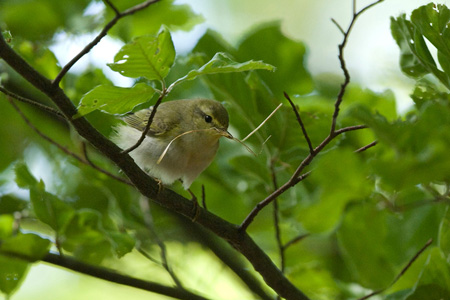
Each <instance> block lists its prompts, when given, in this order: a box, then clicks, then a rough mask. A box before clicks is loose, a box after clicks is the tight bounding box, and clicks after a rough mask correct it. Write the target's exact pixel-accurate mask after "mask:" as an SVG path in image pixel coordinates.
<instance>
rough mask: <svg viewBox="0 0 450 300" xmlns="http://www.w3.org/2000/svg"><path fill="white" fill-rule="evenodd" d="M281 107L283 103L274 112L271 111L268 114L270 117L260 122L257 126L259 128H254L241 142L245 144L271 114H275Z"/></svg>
mask: <svg viewBox="0 0 450 300" xmlns="http://www.w3.org/2000/svg"><path fill="white" fill-rule="evenodd" d="M282 105H283V103H280V104H279V105H278V106H277V108H275V109H274V110H273V112H271V113H270V115H269V116H267V118H266V119H265V120H264V121H262V122H261V124H259V126H258V127H256V128H255V129H254V130H253V131H252V132H250V133H249V134H248V135H247V136H246V137H245V138H243V139H242V142H245V141H246V140H247V139H248V138H249V137H251V136H252V135H253V134H254V133H255V132H257V131H258V130H259V129H260V128H261V127H262V126H263V125H264V124H265V123H266V122H267V121H268V120H269V119H270V118H271V117H272V116H273V114H274V113H276V112H277V110H279V109H280V107H281V106H282Z"/></svg>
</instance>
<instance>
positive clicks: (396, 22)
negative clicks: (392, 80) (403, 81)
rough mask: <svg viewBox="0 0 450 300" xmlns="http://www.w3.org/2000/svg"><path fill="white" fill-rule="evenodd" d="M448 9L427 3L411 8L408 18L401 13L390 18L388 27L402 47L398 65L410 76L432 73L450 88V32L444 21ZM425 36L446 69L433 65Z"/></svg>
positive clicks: (446, 20) (446, 22)
mask: <svg viewBox="0 0 450 300" xmlns="http://www.w3.org/2000/svg"><path fill="white" fill-rule="evenodd" d="M449 21H450V10H449V9H448V8H447V7H445V6H444V5H436V4H434V3H430V4H428V5H426V6H421V7H419V8H418V9H416V10H414V11H413V12H412V14H411V21H408V20H406V16H405V15H404V14H403V15H401V16H400V17H399V18H397V19H394V18H392V19H391V31H392V35H393V37H394V39H395V40H396V42H397V44H398V46H399V47H400V50H401V56H400V65H401V67H402V70H403V71H404V72H405V73H406V74H407V75H409V76H412V77H416V78H420V77H422V76H423V75H425V74H428V73H432V74H433V75H434V76H436V78H438V79H439V80H440V81H441V82H442V83H443V84H444V85H445V86H446V87H447V88H449V89H450V77H449V73H448V72H449V71H450V42H449V40H450V33H449V30H447V29H448V28H447V26H448V25H447V24H448V23H449ZM425 39H427V40H428V41H430V42H431V44H433V45H434V46H435V47H436V49H437V51H438V60H439V62H440V64H441V67H442V68H443V69H444V71H446V72H447V73H446V72H442V71H441V70H439V68H438V67H437V65H436V62H435V61H434V59H433V57H432V55H431V53H430V50H429V49H428V46H427V44H426V42H425Z"/></svg>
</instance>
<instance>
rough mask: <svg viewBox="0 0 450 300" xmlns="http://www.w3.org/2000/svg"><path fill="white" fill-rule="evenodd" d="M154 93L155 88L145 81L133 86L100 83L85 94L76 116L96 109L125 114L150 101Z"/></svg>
mask: <svg viewBox="0 0 450 300" xmlns="http://www.w3.org/2000/svg"><path fill="white" fill-rule="evenodd" d="M154 93H155V89H153V88H152V87H151V86H149V85H148V84H145V83H138V84H136V85H135V86H133V87H132V88H122V87H116V86H110V85H100V86H98V87H96V88H94V89H93V90H92V91H90V92H88V93H87V94H86V95H84V97H83V98H82V99H81V102H80V105H79V107H78V113H77V114H76V115H75V116H74V118H79V117H81V116H84V115H86V114H88V113H90V112H92V111H94V110H101V111H103V112H106V113H109V114H123V113H126V112H129V111H131V110H132V109H133V108H134V107H135V106H136V105H139V104H141V103H144V102H147V101H149V100H150V99H151V98H152V96H153V94H154Z"/></svg>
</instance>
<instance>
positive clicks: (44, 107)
mask: <svg viewBox="0 0 450 300" xmlns="http://www.w3.org/2000/svg"><path fill="white" fill-rule="evenodd" d="M0 92H2V93H3V94H5V95H6V96H9V97H11V98H14V99H16V100H18V101H20V102H23V103H27V104H30V105H33V106H34V107H37V108H39V109H41V110H43V111H46V112H48V113H51V114H52V115H55V116H57V117H58V118H60V119H61V120H64V121H66V118H65V117H64V115H63V114H62V113H61V112H60V111H58V110H56V109H54V108H53V107H50V106H47V105H44V104H42V103H39V102H37V101H35V100H31V99H28V98H25V97H22V96H19V95H17V94H15V93H13V92H10V91H8V90H7V89H5V88H4V87H2V86H0Z"/></svg>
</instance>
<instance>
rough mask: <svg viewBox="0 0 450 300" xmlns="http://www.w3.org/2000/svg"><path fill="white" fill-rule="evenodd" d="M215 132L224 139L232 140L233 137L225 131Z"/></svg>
mask: <svg viewBox="0 0 450 300" xmlns="http://www.w3.org/2000/svg"><path fill="white" fill-rule="evenodd" d="M216 130H217V131H218V132H219V134H220V135H221V136H224V137H226V138H227V139H230V140H232V139H234V137H233V136H232V135H231V133H229V132H228V131H227V130H226V129H222V128H220V129H219V128H216Z"/></svg>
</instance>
